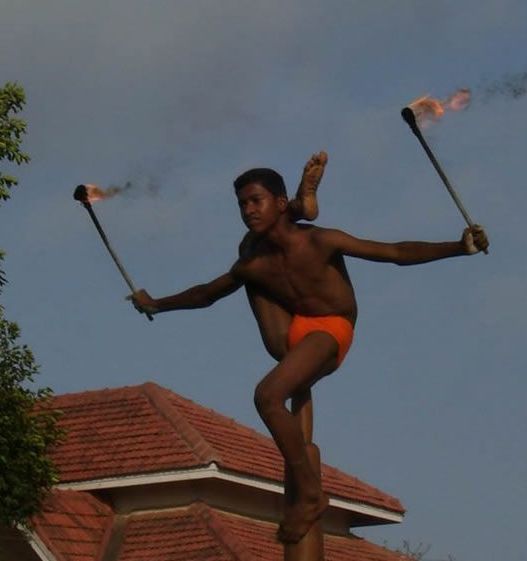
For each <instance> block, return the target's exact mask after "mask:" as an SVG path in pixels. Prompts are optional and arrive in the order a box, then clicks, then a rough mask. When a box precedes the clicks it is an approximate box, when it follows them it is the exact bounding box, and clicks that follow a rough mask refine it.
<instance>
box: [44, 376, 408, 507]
mask: <svg viewBox="0 0 527 561" xmlns="http://www.w3.org/2000/svg"><path fill="white" fill-rule="evenodd" d="M53 406H54V407H55V408H58V409H60V410H62V411H63V412H64V416H63V418H62V420H61V425H62V426H63V427H64V428H66V429H67V431H68V438H67V440H66V442H65V443H64V444H62V445H61V446H60V447H58V448H57V450H56V451H55V452H54V454H53V458H54V460H55V462H56V464H57V466H58V468H59V470H60V473H61V479H62V481H63V482H66V481H85V480H90V479H101V478H105V477H117V476H124V475H136V474H145V473H154V472H161V471H169V470H177V469H184V468H192V467H199V466H204V465H209V464H210V463H211V462H212V461H215V462H216V463H217V464H218V465H219V466H220V467H221V468H223V469H226V470H230V471H234V472H238V473H240V474H244V475H251V476H256V477H261V478H265V479H270V480H274V481H276V482H282V479H283V463H282V458H281V456H280V454H279V452H278V450H277V448H276V446H275V444H274V442H273V441H272V439H271V438H269V437H266V436H263V435H262V434H260V433H258V432H256V431H254V430H252V429H250V428H248V427H245V426H243V425H240V424H239V423H237V422H235V421H234V420H232V419H230V418H228V417H225V416H223V415H221V414H219V413H217V412H215V411H213V410H211V409H207V408H205V407H202V406H200V405H198V404H196V403H194V402H192V401H190V400H188V399H185V398H183V397H182V396H180V395H178V394H176V393H174V392H171V391H170V390H167V389H164V388H161V387H160V386H158V385H156V384H153V383H150V382H149V383H146V384H143V385H142V386H133V387H125V388H118V389H105V390H98V391H90V392H83V393H78V394H67V395H62V396H57V397H55V399H54V402H53ZM322 474H323V485H324V488H325V490H326V491H327V492H328V493H330V494H332V495H335V496H339V497H342V498H344V499H348V500H355V501H359V502H363V503H365V504H369V505H372V506H376V507H380V508H385V509H387V510H391V511H394V512H398V513H402V512H404V509H403V507H402V506H401V504H400V502H399V501H398V500H397V499H395V498H394V497H391V496H389V495H387V494H386V493H383V492H382V491H380V490H378V489H376V488H375V487H372V486H370V485H368V484H366V483H364V482H362V481H360V480H359V479H357V478H355V477H352V476H349V475H347V474H344V473H342V472H341V471H339V470H337V469H335V468H332V467H331V466H327V465H323V467H322Z"/></svg>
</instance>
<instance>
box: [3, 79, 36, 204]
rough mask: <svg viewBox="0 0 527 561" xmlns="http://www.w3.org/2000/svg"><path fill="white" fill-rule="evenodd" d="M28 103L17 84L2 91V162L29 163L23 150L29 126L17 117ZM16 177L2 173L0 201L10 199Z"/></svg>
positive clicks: (22, 90) (7, 84)
mask: <svg viewBox="0 0 527 561" xmlns="http://www.w3.org/2000/svg"><path fill="white" fill-rule="evenodd" d="M25 103H26V96H25V93H24V89H23V88H22V87H21V86H19V85H18V84H16V83H11V82H7V83H6V84H5V85H4V87H3V88H1V89H0V161H4V160H7V161H9V162H12V163H14V164H16V165H21V164H25V163H27V162H29V159H30V158H29V156H28V154H26V153H25V152H22V150H21V144H22V139H23V136H24V135H25V134H26V130H27V124H26V122H25V121H24V120H23V119H19V118H18V117H15V116H14V115H16V114H17V113H18V112H19V111H21V110H22V108H23V107H24V105H25ZM17 184H18V181H17V179H16V177H13V176H12V175H8V174H5V173H3V172H2V171H0V200H4V201H5V200H7V199H9V197H10V189H11V188H12V187H13V186H15V185H17Z"/></svg>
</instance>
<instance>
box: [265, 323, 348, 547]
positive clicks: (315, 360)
mask: <svg viewBox="0 0 527 561" xmlns="http://www.w3.org/2000/svg"><path fill="white" fill-rule="evenodd" d="M337 352H338V344H337V341H336V340H335V339H334V338H333V337H332V336H331V335H329V334H328V333H325V332H323V331H315V332H312V333H310V334H309V335H307V336H306V337H305V338H304V339H302V341H300V343H298V345H296V346H295V347H294V348H293V349H291V350H290V351H288V352H287V354H286V355H285V357H284V358H283V360H282V361H281V362H280V363H279V364H278V365H277V366H276V367H275V368H274V369H273V370H271V372H270V373H269V374H267V376H266V377H265V378H264V379H263V380H262V381H261V382H260V383H259V384H258V386H257V388H256V392H255V405H256V408H257V409H258V413H259V414H260V416H261V417H262V420H263V421H264V423H265V424H266V426H267V428H268V429H269V431H270V433H271V435H272V436H273V438H274V440H275V442H276V445H277V446H278V448H279V449H280V452H281V453H282V455H283V457H284V460H285V462H286V465H287V469H288V470H289V473H290V474H291V477H292V480H293V485H294V488H295V502H294V504H293V505H291V506H290V507H288V509H287V512H286V517H285V520H284V521H283V523H282V524H281V528H280V530H279V538H280V539H281V540H282V541H284V542H296V541H298V540H299V539H300V538H301V537H302V536H303V535H305V533H306V532H307V531H308V530H309V528H310V526H311V525H312V524H313V522H314V521H315V520H317V519H318V518H319V517H320V516H321V514H322V513H323V511H324V510H325V509H326V507H327V504H328V499H327V497H326V496H325V495H324V493H323V492H322V489H321V487H320V482H319V480H318V478H317V476H316V474H315V473H314V472H313V469H312V467H311V464H310V462H309V459H308V456H307V453H306V443H305V440H304V436H303V434H302V429H301V425H300V421H299V418H298V417H297V416H295V415H294V414H292V413H291V412H290V411H289V410H288V409H287V407H286V401H287V399H289V398H290V397H292V396H293V395H297V394H299V393H302V392H305V391H306V390H308V389H309V388H311V386H312V385H313V384H314V383H315V382H316V381H317V380H319V379H320V378H322V377H323V376H326V375H328V374H330V373H331V372H333V371H334V370H335V369H336V367H337Z"/></svg>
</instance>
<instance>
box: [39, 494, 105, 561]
mask: <svg viewBox="0 0 527 561" xmlns="http://www.w3.org/2000/svg"><path fill="white" fill-rule="evenodd" d="M112 520H113V513H112V510H111V509H110V507H109V506H107V505H105V504H104V503H102V502H100V501H99V500H97V499H96V498H95V497H94V496H93V495H91V494H90V493H83V492H78V491H53V492H52V493H50V495H49V496H48V498H47V499H46V501H45V503H44V506H43V509H42V512H41V513H40V514H39V515H38V516H36V517H35V518H34V519H33V524H34V527H35V530H36V532H37V533H38V535H39V536H40V538H41V539H42V540H43V542H44V543H45V545H46V547H48V549H50V550H51V551H53V553H54V554H55V556H56V557H57V559H59V560H60V561H95V560H96V559H97V558H98V553H99V551H100V549H101V546H102V545H103V544H104V543H105V541H106V536H107V534H108V533H109V531H110V529H111V524H112Z"/></svg>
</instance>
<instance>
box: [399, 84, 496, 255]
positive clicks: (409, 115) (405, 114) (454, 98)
mask: <svg viewBox="0 0 527 561" xmlns="http://www.w3.org/2000/svg"><path fill="white" fill-rule="evenodd" d="M469 103H470V90H469V89H466V88H463V89H460V90H458V91H457V92H455V93H454V94H453V95H451V96H450V97H448V98H447V99H446V100H439V99H435V98H433V97H430V96H423V97H419V98H417V99H416V100H414V101H412V103H410V104H408V106H407V107H405V108H404V109H403V110H402V111H401V116H402V118H403V119H404V120H405V121H406V123H407V124H408V126H409V127H410V129H411V131H412V132H413V133H414V134H415V136H416V137H417V140H419V142H420V144H421V146H422V147H423V149H424V151H425V152H426V155H427V156H428V158H429V159H430V161H431V162H432V165H433V166H434V168H435V170H436V171H437V173H438V175H439V177H440V178H441V181H442V182H443V184H444V185H445V187H446V188H447V191H448V192H449V194H450V196H451V197H452V199H453V200H454V203H455V204H456V206H457V208H458V210H459V212H461V214H462V216H463V218H464V219H465V222H466V223H467V225H468V226H469V227H472V226H474V222H473V221H472V219H471V218H470V215H469V214H468V212H467V210H466V208H465V207H464V205H463V203H462V202H461V199H460V198H459V195H458V194H457V193H456V190H455V189H454V187H452V184H451V183H450V181H449V179H448V177H447V176H446V174H445V172H444V171H443V168H442V167H441V166H440V164H439V162H438V161H437V158H436V157H435V156H434V153H433V152H432V150H431V149H430V146H428V143H427V142H426V140H425V138H424V136H423V133H422V132H421V130H420V128H419V125H421V126H424V127H426V126H427V125H428V124H430V123H432V122H435V121H438V120H439V119H440V118H441V117H442V116H443V115H444V113H445V111H446V110H451V111H460V110H461V109H465V108H466V107H467V106H468V104H469ZM485 253H488V251H487V250H485Z"/></svg>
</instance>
